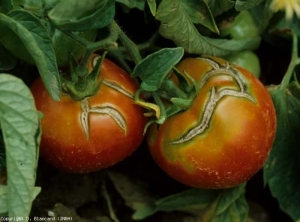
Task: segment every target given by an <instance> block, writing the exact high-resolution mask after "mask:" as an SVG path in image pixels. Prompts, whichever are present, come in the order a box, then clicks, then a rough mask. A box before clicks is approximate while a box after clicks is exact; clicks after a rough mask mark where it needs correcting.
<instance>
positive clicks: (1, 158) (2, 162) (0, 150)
mask: <svg viewBox="0 0 300 222" xmlns="http://www.w3.org/2000/svg"><path fill="white" fill-rule="evenodd" d="M5 167H6V157H5V146H4V141H3V138H2V135H0V176H1V168H2V169H3V168H5Z"/></svg>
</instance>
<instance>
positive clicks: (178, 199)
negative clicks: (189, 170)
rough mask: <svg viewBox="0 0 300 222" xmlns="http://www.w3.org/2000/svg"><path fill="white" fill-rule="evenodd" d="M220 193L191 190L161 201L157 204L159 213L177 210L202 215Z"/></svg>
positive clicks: (217, 191) (216, 191)
mask: <svg viewBox="0 0 300 222" xmlns="http://www.w3.org/2000/svg"><path fill="white" fill-rule="evenodd" d="M219 193H220V191H219V190H204V189H189V190H186V191H183V192H181V193H177V194H173V195H170V196H167V197H165V198H162V199H159V200H157V201H156V202H155V204H156V208H157V211H164V212H171V211H175V210H176V211H183V212H188V213H193V214H201V213H203V211H204V210H205V208H207V207H208V206H209V204H210V203H211V202H212V201H214V200H215V199H216V198H217V197H218V195H219Z"/></svg>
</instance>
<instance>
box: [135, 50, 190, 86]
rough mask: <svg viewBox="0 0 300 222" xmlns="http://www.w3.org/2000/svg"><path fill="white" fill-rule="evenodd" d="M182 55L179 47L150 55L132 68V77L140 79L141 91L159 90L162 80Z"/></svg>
mask: <svg viewBox="0 0 300 222" xmlns="http://www.w3.org/2000/svg"><path fill="white" fill-rule="evenodd" d="M183 53H184V52H183V49H182V48H181V47H178V48H164V49H161V50H159V51H157V52H155V53H152V54H150V55H148V56H147V57H146V58H145V59H143V60H142V62H140V63H139V64H138V65H137V66H136V67H135V68H134V70H133V73H132V77H139V78H141V80H142V83H141V89H142V90H145V91H149V92H154V91H156V90H158V89H159V88H160V86H161V84H162V82H163V80H164V79H165V78H166V76H167V75H168V74H169V73H170V72H171V70H172V68H173V67H174V66H175V65H176V64H177V63H178V62H179V61H180V59H181V58H182V56H183Z"/></svg>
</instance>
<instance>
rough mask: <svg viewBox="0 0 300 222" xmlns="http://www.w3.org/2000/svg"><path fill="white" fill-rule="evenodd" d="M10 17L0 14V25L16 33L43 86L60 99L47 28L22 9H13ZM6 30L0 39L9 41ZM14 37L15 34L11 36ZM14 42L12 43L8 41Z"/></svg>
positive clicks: (57, 77) (0, 34)
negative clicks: (35, 67) (32, 60)
mask: <svg viewBox="0 0 300 222" xmlns="http://www.w3.org/2000/svg"><path fill="white" fill-rule="evenodd" d="M8 15H9V16H10V17H8V16H6V15H4V14H0V26H1V28H2V29H3V30H8V31H9V33H10V34H12V35H16V36H17V38H19V39H20V40H21V42H22V43H23V44H24V46H25V47H26V49H27V50H28V52H29V53H30V55H31V56H32V58H33V59H34V61H35V63H36V66H37V68H38V70H39V73H40V75H41V78H42V79H43V82H44V84H45V87H46V89H47V91H48V92H49V94H50V95H51V97H52V98H53V99H54V100H59V99H60V93H61V83H60V79H59V73H58V68H57V65H56V58H55V53H54V50H53V47H52V42H51V38H50V36H49V33H48V31H47V29H46V28H45V27H44V26H43V25H42V24H41V22H40V20H39V19H38V18H36V17H34V16H33V15H32V14H30V13H28V12H26V11H24V10H13V11H11V12H10V13H9V14H8ZM7 34H8V33H7V32H1V33H0V40H1V41H2V40H3V38H4V39H5V38H6V41H10V39H9V38H10V36H9V35H7ZM11 37H13V38H16V37H15V36H11ZM10 44H14V43H10Z"/></svg>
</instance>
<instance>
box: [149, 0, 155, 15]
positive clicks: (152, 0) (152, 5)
mask: <svg viewBox="0 0 300 222" xmlns="http://www.w3.org/2000/svg"><path fill="white" fill-rule="evenodd" d="M147 3H148V6H149V9H150V12H151V14H152V15H153V16H155V15H156V1H155V0H147Z"/></svg>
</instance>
